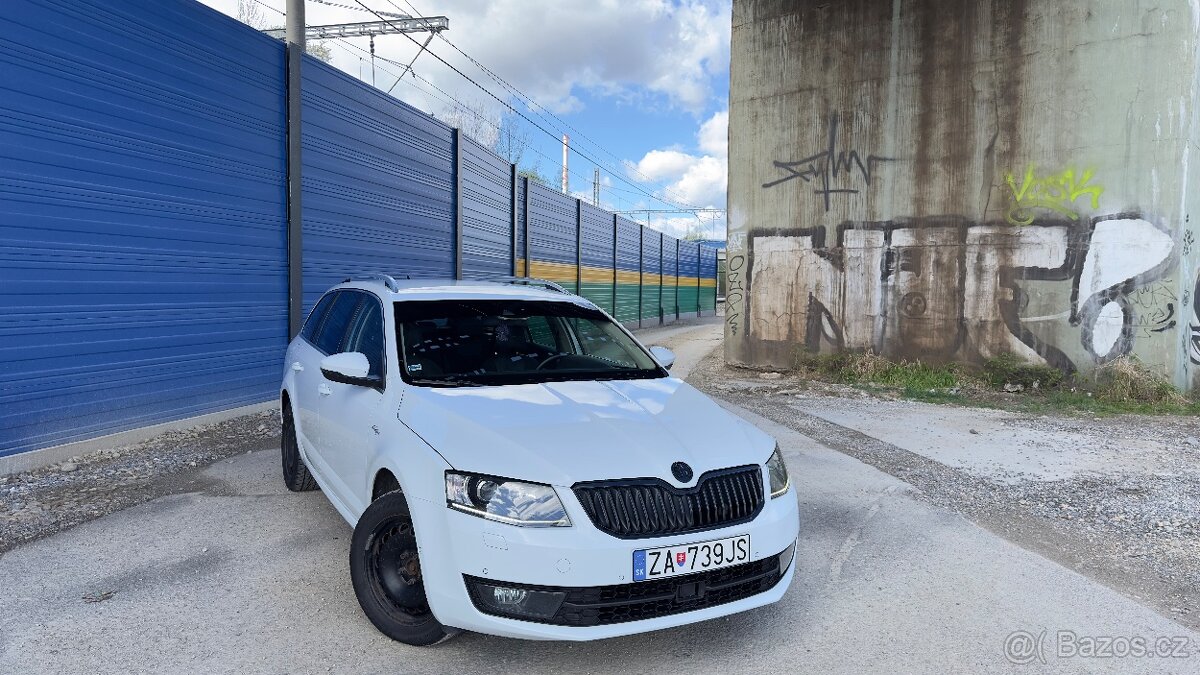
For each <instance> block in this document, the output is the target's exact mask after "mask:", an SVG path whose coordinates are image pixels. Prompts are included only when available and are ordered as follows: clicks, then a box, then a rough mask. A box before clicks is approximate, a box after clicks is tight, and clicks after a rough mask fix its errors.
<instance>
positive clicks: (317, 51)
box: [304, 42, 333, 65]
mask: <svg viewBox="0 0 1200 675" xmlns="http://www.w3.org/2000/svg"><path fill="white" fill-rule="evenodd" d="M304 51H305V52H307V53H309V54H312V55H313V56H315V57H317V58H318V59H321V60H322V61H324V62H325V63H328V64H330V65H333V50H332V49H330V48H329V43H328V42H306V43H305V45H304Z"/></svg>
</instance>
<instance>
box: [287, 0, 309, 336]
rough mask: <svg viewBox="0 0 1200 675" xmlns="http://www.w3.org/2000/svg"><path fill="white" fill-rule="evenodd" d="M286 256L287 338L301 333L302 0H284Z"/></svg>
mask: <svg viewBox="0 0 1200 675" xmlns="http://www.w3.org/2000/svg"><path fill="white" fill-rule="evenodd" d="M285 33H286V34H285V36H284V37H285V40H286V43H287V51H286V55H287V256H288V338H289V339H290V338H293V337H296V335H298V334H299V333H300V322H301V319H302V317H303V315H302V312H303V310H304V257H303V251H304V246H303V240H302V238H303V230H304V226H303V220H302V219H301V208H300V206H301V204H300V202H301V196H302V194H301V193H302V191H301V188H300V185H301V182H300V166H301V164H300V146H301V135H300V134H301V128H300V85H301V77H300V64H301V63H302V62H303V58H302V57H303V56H304V0H287V14H286V16H285Z"/></svg>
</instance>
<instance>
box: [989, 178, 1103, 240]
mask: <svg viewBox="0 0 1200 675" xmlns="http://www.w3.org/2000/svg"><path fill="white" fill-rule="evenodd" d="M1094 177H1095V172H1094V171H1092V170H1091V169H1085V170H1083V171H1081V172H1078V173H1076V170H1075V169H1074V168H1067V169H1064V170H1062V171H1060V172H1058V173H1053V174H1048V175H1045V176H1039V175H1038V173H1037V168H1036V167H1035V166H1034V165H1033V164H1030V165H1029V166H1028V167H1026V168H1025V175H1024V176H1022V177H1021V179H1020V181H1018V180H1017V178H1016V176H1014V175H1013V174H1012V173H1008V174H1006V175H1005V176H1004V182H1005V184H1006V185H1007V186H1008V189H1009V192H1010V193H1011V194H1010V196H1011V198H1012V204H1010V205H1009V208H1008V212H1007V213H1006V214H1005V219H1006V220H1008V222H1009V223H1011V224H1013V225H1029V224H1030V223H1032V222H1033V220H1034V218H1035V217H1036V216H1037V214H1038V213H1039V212H1040V211H1050V212H1052V213H1056V214H1058V215H1060V216H1065V217H1066V218H1069V219H1071V220H1079V214H1078V213H1076V211H1075V208H1074V205H1075V202H1076V201H1077V200H1079V199H1080V198H1083V197H1088V198H1089V200H1090V201H1089V203H1090V205H1091V208H1092V210H1093V211H1094V210H1096V209H1098V208H1100V195H1102V194H1104V188H1103V187H1102V186H1100V185H1097V184H1095V183H1093V182H1092V178H1094ZM1018 182H1019V184H1018Z"/></svg>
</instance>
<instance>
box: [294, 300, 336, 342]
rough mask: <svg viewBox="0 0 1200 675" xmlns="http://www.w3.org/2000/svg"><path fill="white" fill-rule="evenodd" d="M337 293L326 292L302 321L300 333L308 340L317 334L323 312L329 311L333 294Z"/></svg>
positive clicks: (311, 339)
mask: <svg viewBox="0 0 1200 675" xmlns="http://www.w3.org/2000/svg"><path fill="white" fill-rule="evenodd" d="M335 295H337V293H326V294H325V296H324V297H322V298H321V299H320V300H319V301H318V302H317V306H316V307H314V308H313V311H312V312H311V313H310V314H309V315H308V321H305V322H304V328H303V329H302V330H301V331H300V335H301V336H302V337H303V338H304V339H305V340H308V341H309V342H313V341H314V336H316V334H317V329H318V328H320V327H321V319H324V318H325V312H327V311H329V305H331V304H333V296H335Z"/></svg>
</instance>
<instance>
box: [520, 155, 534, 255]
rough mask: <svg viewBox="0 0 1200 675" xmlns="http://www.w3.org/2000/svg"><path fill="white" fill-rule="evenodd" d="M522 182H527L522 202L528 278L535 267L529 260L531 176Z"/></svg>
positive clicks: (525, 177) (524, 178)
mask: <svg viewBox="0 0 1200 675" xmlns="http://www.w3.org/2000/svg"><path fill="white" fill-rule="evenodd" d="M522 180H524V181H525V194H524V195H522V201H523V202H524V204H523V207H524V213H525V252H524V253H525V276H526V277H528V276H529V275H530V272H529V268H530V267H532V266H533V261H532V260H530V259H529V238H530V235H529V176H524V177H523V179H522Z"/></svg>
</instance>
